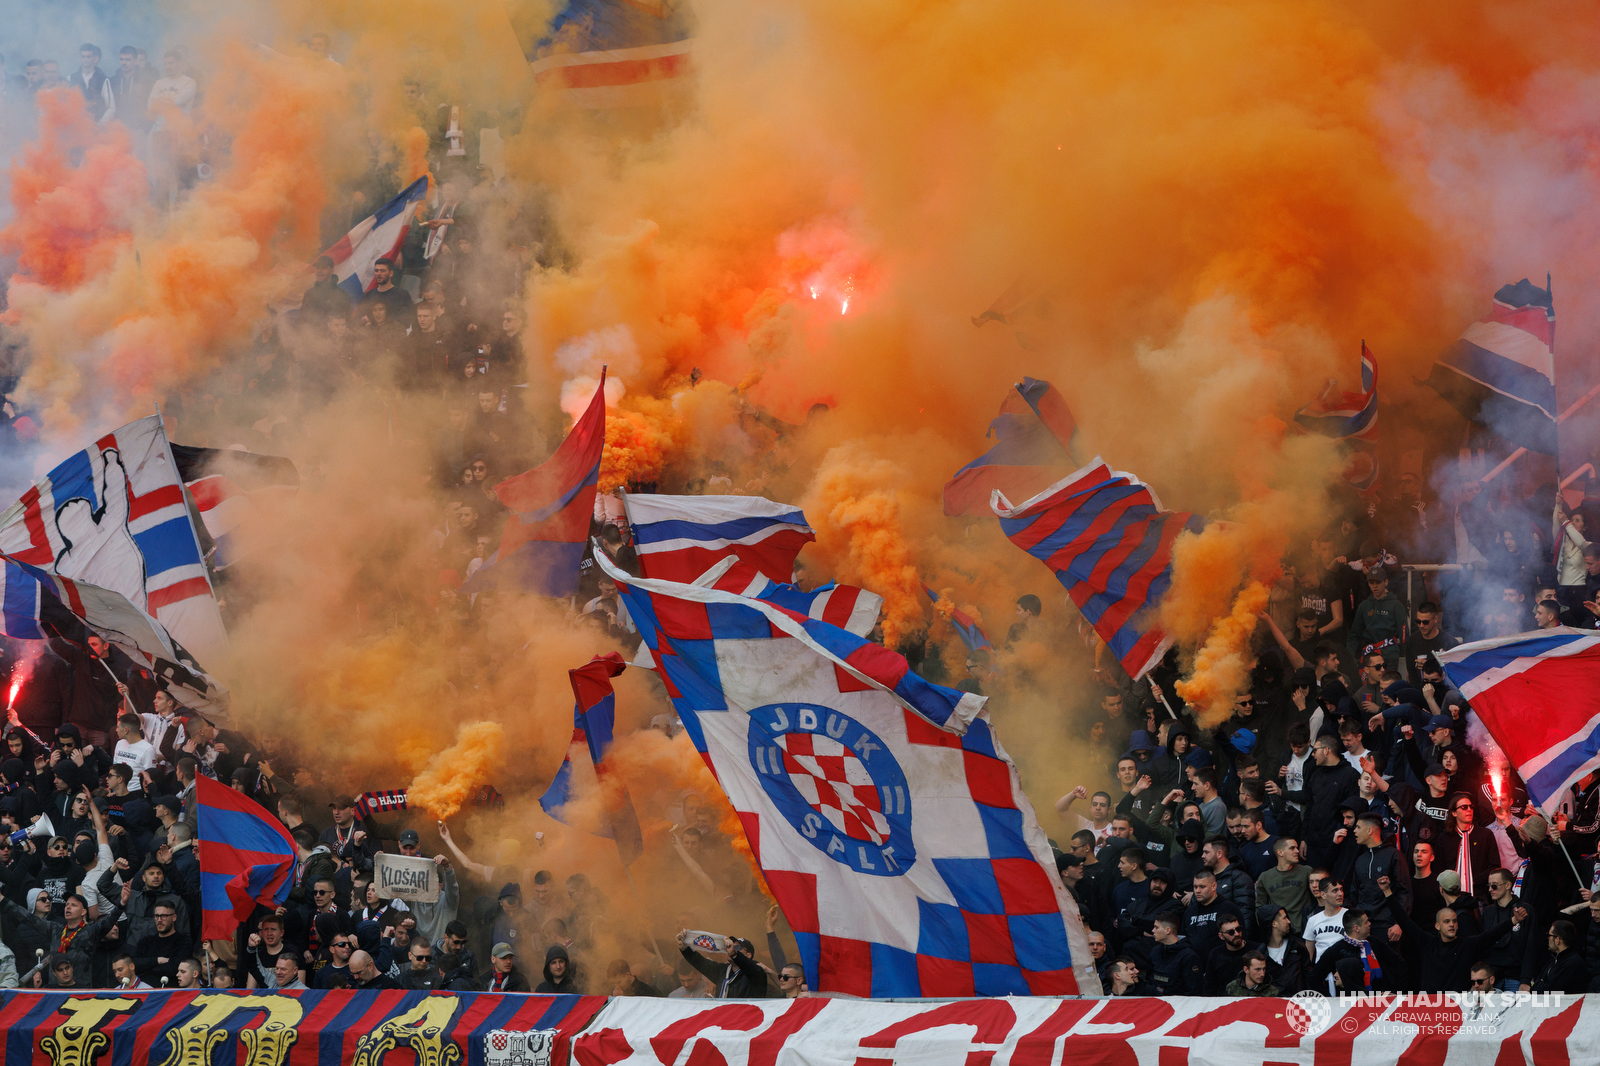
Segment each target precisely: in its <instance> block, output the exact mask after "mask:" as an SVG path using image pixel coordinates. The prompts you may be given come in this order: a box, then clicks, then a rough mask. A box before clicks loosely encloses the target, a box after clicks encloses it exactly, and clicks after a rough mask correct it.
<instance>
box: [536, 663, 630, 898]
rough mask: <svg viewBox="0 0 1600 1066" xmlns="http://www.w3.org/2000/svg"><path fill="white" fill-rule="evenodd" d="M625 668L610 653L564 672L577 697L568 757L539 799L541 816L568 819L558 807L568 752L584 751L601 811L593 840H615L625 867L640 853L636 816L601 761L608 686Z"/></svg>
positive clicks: (610, 712) (610, 708)
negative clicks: (592, 768) (587, 755)
mask: <svg viewBox="0 0 1600 1066" xmlns="http://www.w3.org/2000/svg"><path fill="white" fill-rule="evenodd" d="M627 665H628V664H627V663H625V662H624V661H623V659H622V656H620V655H618V654H617V653H616V652H610V653H608V654H606V655H596V656H595V657H594V658H593V659H591V660H589V662H588V663H586V664H584V665H583V666H580V667H578V669H576V670H568V671H567V676H568V677H569V678H571V680H572V694H573V696H574V697H575V698H576V702H575V703H574V704H573V708H572V742H571V744H569V745H568V747H567V757H566V758H565V759H563V760H562V761H561V769H560V770H558V771H556V776H555V780H554V781H552V782H551V783H550V787H549V788H548V789H546V790H545V793H544V795H542V796H540V797H539V806H541V807H543V808H544V809H545V813H547V814H549V815H550V816H551V817H552V818H554V819H556V820H557V821H560V822H565V821H566V820H567V819H566V818H565V817H564V816H563V815H562V808H564V807H566V806H567V804H568V803H570V802H571V801H572V796H573V768H572V749H573V748H587V749H588V752H589V761H590V762H591V763H592V764H593V766H594V775H595V778H596V779H597V784H598V786H599V790H600V796H601V801H602V805H603V809H604V818H603V820H602V822H601V824H600V829H599V833H598V835H600V836H604V837H610V838H611V839H612V840H615V841H616V843H617V851H618V853H619V854H621V856H622V864H623V865H624V866H627V865H630V864H631V863H632V862H633V860H635V859H637V858H638V857H639V854H640V852H642V851H643V850H644V834H643V832H642V831H641V830H640V828H639V815H638V813H637V812H636V811H635V810H634V809H633V799H632V798H631V797H630V796H629V795H628V789H627V786H626V785H624V784H623V783H622V780H621V778H619V777H618V776H617V775H616V774H615V773H614V772H613V770H614V768H613V766H612V764H611V763H610V762H608V761H607V760H606V755H607V754H608V753H609V752H610V751H611V744H612V741H613V740H614V739H615V733H616V724H617V694H616V691H615V690H614V689H613V688H612V687H611V679H612V678H614V677H616V676H617V675H618V674H620V673H622V671H623V670H625V669H627Z"/></svg>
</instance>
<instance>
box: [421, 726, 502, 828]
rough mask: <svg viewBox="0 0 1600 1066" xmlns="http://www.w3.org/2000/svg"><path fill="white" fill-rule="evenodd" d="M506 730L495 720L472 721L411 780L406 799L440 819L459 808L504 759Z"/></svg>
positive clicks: (484, 782)
mask: <svg viewBox="0 0 1600 1066" xmlns="http://www.w3.org/2000/svg"><path fill="white" fill-rule="evenodd" d="M505 750H506V732H505V730H504V729H503V728H501V726H500V724H499V723H498V722H472V723H470V724H468V725H464V726H462V727H461V729H460V730H459V731H458V732H457V733H456V742H455V744H453V745H452V746H451V747H449V748H446V749H445V750H444V751H441V752H440V753H439V754H437V755H435V756H434V757H433V758H432V759H430V760H429V761H428V765H427V766H426V767H424V768H423V771H422V773H420V774H418V775H417V778H416V780H415V781H413V782H411V788H410V789H409V790H408V791H407V792H406V800H407V802H408V803H410V804H411V805H412V806H415V807H420V808H422V809H424V810H426V811H427V812H428V813H429V814H431V815H432V816H433V817H435V818H437V819H438V820H440V821H444V820H445V819H446V818H449V817H451V816H452V815H454V814H455V813H456V812H457V811H459V810H460V809H461V805H462V804H463V803H465V802H466V801H467V798H468V797H469V796H471V795H472V794H473V793H474V792H477V791H478V789H480V788H482V787H483V786H484V785H487V784H489V783H490V778H491V777H492V776H493V774H494V773H495V772H496V771H497V770H499V769H500V767H501V766H502V765H504V762H505Z"/></svg>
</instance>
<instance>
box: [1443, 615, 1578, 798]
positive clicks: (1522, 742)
mask: <svg viewBox="0 0 1600 1066" xmlns="http://www.w3.org/2000/svg"><path fill="white" fill-rule="evenodd" d="M1437 657H1438V659H1439V664H1440V665H1441V666H1443V667H1444V672H1445V675H1446V676H1447V677H1449V678H1450V682H1451V684H1453V685H1455V686H1456V687H1457V688H1458V689H1460V690H1461V695H1462V696H1463V697H1465V698H1466V700H1467V701H1468V702H1469V703H1471V704H1472V711H1473V713H1474V714H1476V715H1477V717H1478V720H1479V721H1480V722H1482V723H1483V726H1484V728H1485V729H1487V730H1488V731H1489V735H1490V736H1492V737H1493V738H1494V741H1495V743H1496V744H1498V745H1500V749H1501V750H1502V751H1504V752H1505V753H1506V758H1508V759H1510V760H1511V765H1513V766H1515V767H1516V768H1517V773H1518V774H1519V775H1520V776H1521V778H1522V780H1523V782H1524V783H1526V785H1527V787H1528V796H1529V798H1531V799H1532V800H1533V802H1534V804H1535V806H1537V807H1538V808H1539V809H1540V810H1542V811H1544V812H1545V813H1546V814H1549V815H1554V813H1555V810H1556V807H1557V806H1558V805H1559V804H1560V802H1561V797H1562V794H1563V793H1564V792H1565V791H1566V790H1567V789H1568V788H1571V787H1572V786H1573V785H1574V784H1576V783H1577V782H1578V781H1579V780H1580V779H1582V778H1583V777H1584V776H1585V775H1587V774H1589V773H1591V772H1593V771H1594V770H1596V769H1600V632H1595V631H1593V630H1583V629H1572V628H1569V627H1566V626H1561V627H1558V628H1556V629H1541V630H1537V631H1535V632H1532V633H1521V634H1518V635H1517V636H1512V637H1497V638H1495V639H1493V640H1480V641H1478V642H1476V643H1473V644H1462V645H1460V646H1458V647H1455V648H1451V649H1450V650H1449V651H1441V652H1438V653H1437Z"/></svg>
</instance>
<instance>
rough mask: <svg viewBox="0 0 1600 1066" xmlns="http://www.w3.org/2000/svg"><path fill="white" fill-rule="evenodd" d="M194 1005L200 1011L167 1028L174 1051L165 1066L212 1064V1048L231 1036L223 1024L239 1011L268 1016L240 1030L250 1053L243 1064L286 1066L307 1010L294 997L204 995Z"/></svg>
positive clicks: (162, 1065)
mask: <svg viewBox="0 0 1600 1066" xmlns="http://www.w3.org/2000/svg"><path fill="white" fill-rule="evenodd" d="M194 1006H197V1007H199V1008H200V1011H199V1013H198V1014H196V1015H194V1017H192V1018H190V1019H189V1020H188V1021H186V1022H184V1023H183V1024H182V1025H175V1026H173V1027H172V1028H171V1029H168V1030H167V1039H168V1040H170V1041H171V1042H172V1051H171V1053H170V1054H168V1055H167V1057H166V1060H165V1061H164V1062H162V1063H161V1066H210V1062H211V1053H212V1051H213V1050H214V1049H215V1048H216V1046H217V1045H218V1044H220V1043H222V1042H223V1041H224V1040H226V1039H228V1031H227V1030H226V1029H224V1028H222V1024H223V1023H224V1022H226V1021H227V1020H228V1019H229V1018H230V1017H231V1016H232V1015H233V1014H235V1013H236V1012H239V1011H245V1012H247V1013H254V1012H256V1011H263V1012H265V1013H266V1015H267V1017H266V1018H265V1020H263V1021H262V1023H261V1024H260V1025H259V1026H257V1027H256V1028H254V1029H243V1030H240V1032H239V1039H240V1040H241V1041H243V1042H244V1046H245V1050H246V1051H248V1052H249V1057H248V1058H247V1059H246V1061H245V1062H243V1063H241V1064H240V1066H283V1064H284V1063H285V1062H287V1061H288V1059H289V1049H290V1048H291V1047H293V1046H294V1042H295V1041H296V1040H297V1039H299V1034H298V1033H296V1032H295V1029H294V1027H295V1026H297V1025H299V1024H300V1018H301V1016H302V1015H303V1014H304V1013H305V1011H304V1009H303V1008H302V1007H301V1006H300V1002H299V1001H298V1000H296V999H294V998H293V997H291V996H239V995H229V994H220V995H201V996H196V997H195V999H194Z"/></svg>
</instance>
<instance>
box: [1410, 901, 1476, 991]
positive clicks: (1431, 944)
mask: <svg viewBox="0 0 1600 1066" xmlns="http://www.w3.org/2000/svg"><path fill="white" fill-rule="evenodd" d="M1393 910H1394V912H1395V920H1396V922H1398V923H1399V925H1400V930H1401V932H1402V933H1404V934H1405V937H1406V939H1407V940H1409V941H1410V942H1411V943H1412V945H1413V946H1414V947H1415V948H1416V950H1417V955H1418V959H1419V965H1418V968H1417V988H1416V990H1417V991H1418V992H1465V991H1467V990H1468V989H1469V988H1470V987H1471V982H1470V981H1469V979H1468V974H1467V971H1468V970H1469V969H1471V967H1472V964H1473V963H1475V962H1478V961H1479V960H1480V959H1482V958H1483V952H1484V950H1485V949H1486V948H1488V947H1489V946H1490V945H1491V944H1493V943H1494V942H1495V941H1496V940H1498V939H1499V938H1500V932H1499V930H1490V931H1489V932H1487V933H1479V934H1478V935H1477V936H1472V937H1459V936H1458V937H1456V938H1455V939H1454V940H1452V941H1450V943H1448V944H1446V943H1445V942H1444V941H1442V940H1440V939H1439V934H1438V933H1436V932H1433V931H1431V930H1424V929H1422V928H1421V927H1420V926H1418V925H1417V923H1416V922H1414V921H1412V920H1411V916H1410V915H1409V914H1407V913H1406V912H1405V911H1403V910H1400V909H1399V908H1398V907H1397V908H1393Z"/></svg>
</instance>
